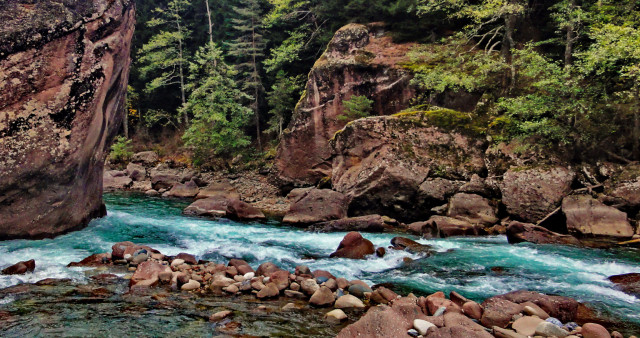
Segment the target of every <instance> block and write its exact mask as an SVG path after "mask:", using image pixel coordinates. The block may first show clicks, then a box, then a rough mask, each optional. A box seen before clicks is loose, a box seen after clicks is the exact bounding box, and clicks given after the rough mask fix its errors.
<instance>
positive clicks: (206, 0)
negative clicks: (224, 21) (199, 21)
mask: <svg viewBox="0 0 640 338" xmlns="http://www.w3.org/2000/svg"><path fill="white" fill-rule="evenodd" d="M204 3H205V4H206V5H207V18H208V19H209V43H211V44H213V22H212V21H211V10H210V9H209V0H204Z"/></svg>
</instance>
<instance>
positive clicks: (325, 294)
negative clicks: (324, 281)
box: [309, 286, 336, 306]
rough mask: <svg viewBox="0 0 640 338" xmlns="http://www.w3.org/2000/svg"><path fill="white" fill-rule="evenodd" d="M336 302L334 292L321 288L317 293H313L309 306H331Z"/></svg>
mask: <svg viewBox="0 0 640 338" xmlns="http://www.w3.org/2000/svg"><path fill="white" fill-rule="evenodd" d="M335 300H336V298H335V296H334V295H333V292H331V290H330V289H329V288H328V287H325V286H321V287H320V288H319V289H318V290H317V291H316V292H314V293H313V295H312V296H311V299H309V304H312V305H315V306H329V305H332V304H333V302H334V301H335Z"/></svg>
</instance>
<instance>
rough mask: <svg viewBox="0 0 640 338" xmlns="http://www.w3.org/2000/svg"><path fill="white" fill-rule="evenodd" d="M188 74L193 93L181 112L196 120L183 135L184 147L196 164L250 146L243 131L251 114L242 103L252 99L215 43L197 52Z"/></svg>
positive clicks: (228, 154) (189, 87) (229, 154)
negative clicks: (239, 83) (191, 153)
mask: <svg viewBox="0 0 640 338" xmlns="http://www.w3.org/2000/svg"><path fill="white" fill-rule="evenodd" d="M189 71H190V76H189V79H190V80H191V85H189V86H188V89H189V90H190V93H191V94H190V95H189V101H188V102H187V103H186V104H185V105H184V107H183V108H182V109H181V110H182V112H183V113H184V114H191V115H192V116H193V120H192V121H191V124H190V126H189V128H188V129H187V130H186V131H185V133H184V136H183V139H184V140H185V145H186V146H187V147H190V148H191V149H193V151H194V154H195V160H196V162H197V163H204V162H206V161H208V160H210V159H211V158H212V157H213V156H223V157H227V156H232V155H234V154H235V153H237V152H238V151H239V150H241V149H242V148H243V147H245V146H247V145H248V144H249V143H250V141H249V138H248V137H247V136H246V135H245V133H244V128H245V127H246V125H247V123H248V121H249V119H250V117H251V114H252V112H251V109H249V108H247V107H245V106H243V104H242V103H243V102H248V101H249V100H250V99H251V97H249V95H247V94H245V93H244V92H242V91H241V90H240V89H239V88H238V86H237V84H236V82H235V81H234V79H233V77H234V75H235V71H234V70H233V68H232V67H230V66H229V65H227V64H226V63H225V62H224V60H223V59H222V51H221V50H220V48H218V47H217V46H216V45H215V44H212V43H208V44H207V45H206V46H205V47H202V48H200V50H199V51H198V52H196V54H195V56H194V58H193V61H192V62H191V63H190V64H189Z"/></svg>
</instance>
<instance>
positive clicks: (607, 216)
mask: <svg viewBox="0 0 640 338" xmlns="http://www.w3.org/2000/svg"><path fill="white" fill-rule="evenodd" d="M562 212H564V215H565V216H566V218H567V230H568V231H569V233H570V234H573V235H575V236H578V237H593V236H596V237H597V236H605V237H617V238H630V237H631V236H633V234H634V230H633V227H632V226H631V223H629V220H628V219H627V214H626V213H624V212H622V211H620V210H618V209H616V208H613V207H610V206H607V205H604V204H603V203H602V202H600V201H598V200H596V199H594V198H592V197H591V196H588V195H574V196H568V197H566V198H565V199H564V200H563V201H562Z"/></svg>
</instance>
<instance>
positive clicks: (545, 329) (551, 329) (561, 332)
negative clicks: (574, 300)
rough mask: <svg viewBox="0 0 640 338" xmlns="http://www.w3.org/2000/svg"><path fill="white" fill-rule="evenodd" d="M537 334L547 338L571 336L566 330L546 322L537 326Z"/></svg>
mask: <svg viewBox="0 0 640 338" xmlns="http://www.w3.org/2000/svg"><path fill="white" fill-rule="evenodd" d="M535 334H537V335H541V336H545V337H553V336H556V337H559V338H563V337H566V336H568V335H569V332H567V331H566V330H565V329H563V328H561V327H559V326H557V325H555V324H553V323H551V322H548V321H544V322H540V324H538V325H537V326H536V332H535Z"/></svg>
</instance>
